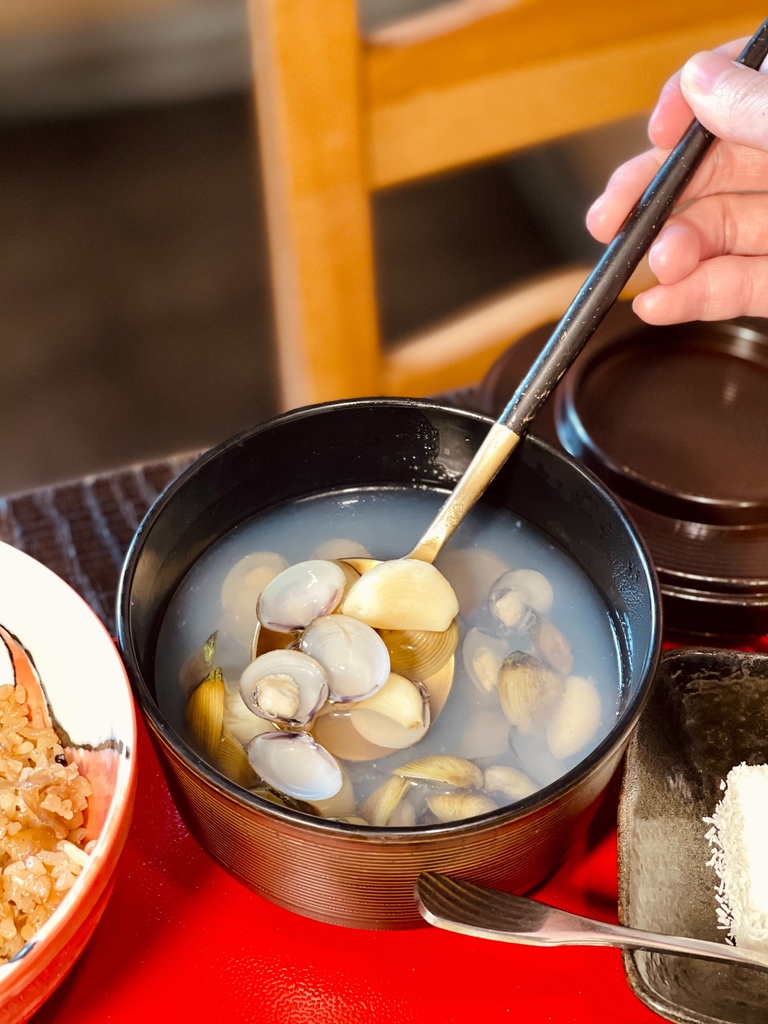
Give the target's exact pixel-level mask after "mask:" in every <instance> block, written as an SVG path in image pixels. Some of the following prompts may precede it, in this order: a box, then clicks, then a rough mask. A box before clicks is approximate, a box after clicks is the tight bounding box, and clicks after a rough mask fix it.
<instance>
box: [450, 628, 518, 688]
mask: <svg viewBox="0 0 768 1024" xmlns="http://www.w3.org/2000/svg"><path fill="white" fill-rule="evenodd" d="M509 653H510V652H509V644H508V643H507V641H506V640H503V639H502V638H501V637H498V636H492V635H491V634H490V633H486V632H485V630H483V629H480V628H479V627H478V626H473V628H472V629H470V630H468V632H467V635H466V636H465V637H464V642H463V644H462V645H461V655H462V659H463V661H464V668H465V670H466V673H467V675H468V676H469V678H470V679H471V680H472V682H473V683H474V685H475V687H476V688H477V689H478V690H479V691H480V693H493V692H494V691H495V690H496V688H497V687H498V685H499V669H500V668H501V665H502V662H503V661H504V659H505V658H506V656H507V655H508V654H509Z"/></svg>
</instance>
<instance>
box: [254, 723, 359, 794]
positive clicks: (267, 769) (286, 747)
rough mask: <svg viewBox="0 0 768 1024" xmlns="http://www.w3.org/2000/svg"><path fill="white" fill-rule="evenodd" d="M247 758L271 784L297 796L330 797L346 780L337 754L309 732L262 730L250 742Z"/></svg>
mask: <svg viewBox="0 0 768 1024" xmlns="http://www.w3.org/2000/svg"><path fill="white" fill-rule="evenodd" d="M248 760H249V762H250V764H251V767H252V768H253V770H254V771H255V772H256V774H257V775H259V776H260V777H261V778H262V779H263V780H264V781H265V782H266V783H267V784H268V785H270V786H272V787H273V788H274V789H276V790H278V791H279V792H280V793H284V794H286V796H289V797H293V799H294V800H305V801H308V802H315V801H318V800H328V799H329V798H330V797H332V796H336V794H337V793H338V792H339V790H340V789H341V788H342V785H343V783H344V775H343V773H342V770H341V766H340V765H339V763H338V761H337V760H336V758H335V757H333V756H332V755H331V754H329V753H328V751H327V750H325V749H324V748H323V747H322V746H321V745H320V744H319V743H317V742H316V741H315V740H314V739H313V738H312V737H311V736H310V735H309V734H308V733H306V732H269V733H263V734H262V735H261V736H257V737H256V738H255V739H253V740H251V742H250V743H249V744H248Z"/></svg>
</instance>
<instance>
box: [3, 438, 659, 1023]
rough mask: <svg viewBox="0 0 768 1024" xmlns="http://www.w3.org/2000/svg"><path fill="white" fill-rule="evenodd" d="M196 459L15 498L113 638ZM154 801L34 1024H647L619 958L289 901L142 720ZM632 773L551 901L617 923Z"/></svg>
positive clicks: (143, 798) (142, 762)
mask: <svg viewBox="0 0 768 1024" xmlns="http://www.w3.org/2000/svg"><path fill="white" fill-rule="evenodd" d="M188 461H189V457H180V458H178V459H173V460H168V461H167V462H165V463H163V464H155V465H148V466H142V467H133V468H130V469H127V470H124V471H120V472H118V473H114V474H110V475H109V476H106V477H94V478H88V479H86V480H82V481H75V482H73V483H71V484H67V485H61V486H59V487H56V488H48V489H44V490H42V491H37V492H34V493H31V494H27V495H19V496H17V497H14V498H10V499H0V539H2V540H5V541H7V542H8V543H11V544H14V545H15V546H16V547H18V548H20V549H22V550H25V551H27V553H29V554H31V555H32V556H33V557H35V558H38V559H39V560H40V561H42V562H44V563H45V564H47V565H48V566H49V567H50V568H52V569H53V570H54V571H55V572H57V573H58V574H59V575H61V576H62V577H63V578H64V579H66V580H67V581H68V582H69V583H70V584H71V585H72V586H73V587H74V588H75V589H76V590H78V591H79V592H80V593H81V594H82V595H83V597H84V598H85V599H86V600H87V601H88V602H89V604H90V605H91V607H92V608H93V609H94V611H95V612H96V614H97V615H99V616H100V617H101V619H102V621H103V622H104V624H105V626H106V627H107V628H108V629H111V630H114V601H115V590H116V584H117V576H118V573H119V569H120V564H121V561H122V557H123V556H124V553H125V550H126V548H127V546H128V543H129V542H130V539H131V537H132V535H133V533H134V531H135V529H136V527H137V526H138V523H139V521H140V518H141V516H142V515H143V513H144V511H145V510H146V507H147V506H148V504H149V503H150V502H151V501H152V500H153V498H154V497H155V496H156V495H157V493H158V492H159V490H160V489H161V488H162V487H164V486H165V484H166V483H167V482H168V481H169V480H170V479H172V478H173V476H174V475H175V474H176V473H178V472H179V470H180V469H181V468H183V466H184V465H185V464H186V463H187V462H188ZM137 755H138V757H137V759H138V765H139V784H138V798H137V803H136V809H135V813H134V820H133V825H132V828H131V831H130V834H129V837H128V842H127V845H126V848H125V850H124V852H123V855H122V857H121V860H120V863H119V864H118V867H117V872H116V884H115V889H114V893H113V896H112V899H111V900H110V902H109V904H108V905H107V909H106V911H105V914H104V917H103V918H102V920H101V922H100V924H99V925H98V927H97V929H96V931H95V934H94V936H93V939H92V940H91V942H90V944H89V946H88V947H87V948H86V950H85V953H84V954H83V956H82V957H81V958H80V960H79V961H78V962H77V964H76V965H75V967H74V969H73V971H72V972H71V974H70V975H69V976H68V977H67V978H66V979H65V980H64V982H63V983H62V985H61V986H60V988H59V989H58V990H57V991H56V992H55V993H54V994H53V996H52V997H51V998H50V999H49V1001H48V1002H47V1003H46V1004H45V1006H44V1007H43V1008H42V1009H41V1010H40V1011H39V1012H38V1013H37V1014H36V1016H35V1017H34V1018H33V1024H52V1022H61V1021H77V1024H102V1022H111V1024H122V1022H125V1024H134V1022H136V1021H150V1022H153V1024H154V1022H162V1024H176V1022H179V1024H181V1022H183V1024H197V1022H203V1021H205V1022H207V1021H223V1022H226V1024H245V1022H248V1024H304V1022H307V1024H309V1022H310V1021H311V1022H312V1024H379V1022H386V1024H431V1022H435V1024H464V1022H466V1024H474V1022H481V1024H502V1022H504V1024H507V1022H510V1021H522V1022H525V1024H529V1022H534V1024H538V1022H548V1024H598V1022H607V1021H610V1022H617V1024H647V1022H653V1021H659V1020H660V1019H661V1018H659V1017H658V1016H657V1015H656V1014H654V1013H653V1012H651V1011H650V1010H649V1009H647V1008H646V1007H645V1006H644V1005H643V1004H642V1003H641V1002H640V1001H639V1000H638V999H637V998H636V997H635V996H634V995H633V994H632V992H631V991H630V989H629V987H628V985H627V982H626V980H625V977H624V971H623V968H622V963H621V955H620V953H619V951H618V950H615V949H579V948H561V949H539V948H534V947H527V946H518V945H510V944H506V943H493V942H484V941H480V940H477V939H469V938H466V937H465V936H461V935H456V934H453V933H450V932H445V931H440V930H438V929H435V928H431V927H428V926H426V925H425V926H424V927H423V928H418V929H413V930H411V931H401V932H366V931H354V930H350V929H344V928H339V927H335V926H331V925H324V924H319V923H318V922H315V921H310V920H306V919H304V918H301V917H297V916H296V915H294V914H291V913H289V912H288V911H285V910H281V909H280V908H278V907H275V906H272V905H271V904H269V903H267V902H266V901H264V900H263V899H261V898H260V897H258V896H256V895H254V894H253V893H251V892H249V891H248V890H247V889H245V888H244V887H243V886H242V885H240V884H239V883H238V882H235V881H234V880H233V879H231V878H230V877H229V876H228V875H227V874H226V873H225V872H224V871H223V870H222V869H221V868H220V867H218V865H216V864H215V863H214V862H213V861H212V860H211V859H210V857H209V856H208V855H207V854H206V853H205V852H204V851H203V850H202V848H201V847H200V846H199V845H198V844H197V842H196V841H195V840H194V839H193V838H192V837H191V836H190V834H189V833H188V831H187V829H186V827H185V826H184V824H183V822H182V821H181V819H180V817H179V815H178V812H177V811H176V809H175V807H174V805H173V803H172V801H171V798H170V796H169V793H168V789H167V787H166V785H165V782H164V780H163V777H162V774H161V770H160V767H159V764H158V761H157V758H156V755H155V752H154V749H153V747H152V745H151V743H150V740H149V738H148V734H147V732H146V729H145V728H144V726H143V724H141V723H140V727H139V744H138V752H137ZM617 782H618V780H614V784H613V785H612V787H611V789H610V791H609V793H608V795H607V797H606V799H605V801H604V803H603V806H602V808H601V810H600V812H599V813H598V816H597V818H596V820H595V822H594V824H593V827H592V829H591V832H590V834H589V836H588V837H587V838H585V840H584V843H583V846H582V848H580V849H578V850H576V851H575V852H574V853H573V855H572V856H571V858H570V860H569V861H568V862H567V863H566V864H565V865H564V866H563V867H562V868H561V870H560V871H559V872H558V873H557V875H555V876H554V877H553V878H551V879H550V880H549V881H548V882H547V883H546V884H545V885H544V886H542V887H541V888H540V889H539V890H538V892H537V893H536V895H538V896H539V897H540V898H541V899H544V900H547V901H549V902H551V903H553V904H555V905H557V906H560V907H563V908H565V909H568V910H575V911H577V912H582V913H588V914H591V915H593V916H595V917H598V918H601V919H603V920H607V921H615V920H616V906H617V867H616V808H617V799H618V797H617V792H618V786H617Z"/></svg>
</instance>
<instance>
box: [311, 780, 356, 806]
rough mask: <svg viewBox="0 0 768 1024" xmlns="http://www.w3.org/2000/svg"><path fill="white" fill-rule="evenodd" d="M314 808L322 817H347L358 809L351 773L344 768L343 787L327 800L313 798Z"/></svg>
mask: <svg viewBox="0 0 768 1024" xmlns="http://www.w3.org/2000/svg"><path fill="white" fill-rule="evenodd" d="M310 802H311V804H312V810H313V811H314V812H315V814H319V815H320V817H321V818H347V817H349V816H350V815H353V814H354V813H355V811H356V810H357V800H356V798H355V790H354V787H353V786H352V782H351V780H350V778H349V775H347V773H346V772H345V771H344V770H343V769H342V783H341V789H340V790H339V791H338V793H335V794H334V795H333V796H329V797H328V798H327V799H326V800H312V801H310Z"/></svg>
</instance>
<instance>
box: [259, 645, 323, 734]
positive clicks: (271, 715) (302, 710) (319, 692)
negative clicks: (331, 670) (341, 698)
mask: <svg viewBox="0 0 768 1024" xmlns="http://www.w3.org/2000/svg"><path fill="white" fill-rule="evenodd" d="M240 695H241V697H242V698H243V702H244V703H245V705H246V707H248V708H249V709H250V710H251V711H252V712H253V713H254V715H258V717H259V718H266V719H267V720H268V721H270V722H283V723H285V724H287V725H306V724H307V722H309V721H311V720H312V718H314V716H315V715H316V714H317V712H318V711H319V710H320V708H321V707H322V706H323V704H325V702H326V700H327V699H328V676H327V674H326V672H325V669H324V668H323V666H322V665H321V664H320V663H319V662H317V661H315V659H314V658H311V657H310V656H309V655H307V654H304V653H303V652H301V651H292V650H284V651H269V652H268V653H267V654H262V655H260V656H259V657H258V658H257V659H256V660H255V661H252V662H251V664H250V665H248V666H247V668H246V669H245V671H244V672H243V674H242V676H241V677H240Z"/></svg>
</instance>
